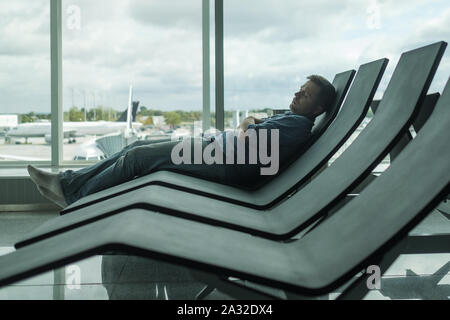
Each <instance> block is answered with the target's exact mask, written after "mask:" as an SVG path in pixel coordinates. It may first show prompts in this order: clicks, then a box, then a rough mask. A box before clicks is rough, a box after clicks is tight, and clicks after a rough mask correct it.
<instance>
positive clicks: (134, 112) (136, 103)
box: [117, 101, 140, 122]
mask: <svg viewBox="0 0 450 320" xmlns="http://www.w3.org/2000/svg"><path fill="white" fill-rule="evenodd" d="M139 104H140V102H139V101H133V110H132V118H133V122H136V116H137V111H138V109H139ZM127 118H128V109H127V110H125V111H124V112H123V113H122V114H121V115H120V118H119V119H118V120H117V122H127Z"/></svg>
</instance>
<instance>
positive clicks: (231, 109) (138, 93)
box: [0, 0, 450, 165]
mask: <svg viewBox="0 0 450 320" xmlns="http://www.w3.org/2000/svg"><path fill="white" fill-rule="evenodd" d="M59 1H61V4H62V5H61V7H62V9H61V11H62V23H61V26H59V25H58V24H57V23H55V24H54V25H55V26H57V28H55V29H53V30H54V31H55V30H56V31H62V50H63V51H62V52H63V57H62V62H63V75H62V76H63V77H62V79H63V82H62V84H63V87H62V90H63V102H62V104H63V105H62V110H61V112H62V113H63V119H64V124H63V133H64V134H63V138H64V139H63V140H64V141H63V159H64V160H66V161H68V160H69V161H70V160H98V159H101V158H102V157H104V156H107V155H108V153H111V152H113V151H115V150H116V149H117V148H120V147H122V146H123V145H124V144H126V143H129V142H131V141H133V140H135V139H149V140H154V141H163V140H165V139H166V140H167V139H169V138H171V137H172V136H175V137H183V136H185V135H188V134H195V131H194V127H195V126H198V127H200V126H201V120H202V119H201V118H202V115H203V114H202V104H203V105H209V104H208V103H204V101H203V97H202V89H204V88H206V86H205V85H204V83H203V84H202V71H203V70H202V69H203V67H204V66H203V65H202V31H203V30H202V27H203V28H204V27H205V26H208V25H209V24H208V23H205V22H204V21H202V3H206V2H205V1H202V0H191V1H185V0H167V1H160V0H111V1H107V0H96V1H89V0H33V1H30V0H15V1H10V2H7V1H3V2H2V3H1V4H0V70H1V72H0V97H1V98H0V161H2V162H3V163H4V162H5V161H26V162H30V161H43V160H44V161H49V160H50V158H51V145H52V144H53V146H54V147H55V146H57V145H58V144H56V143H55V141H52V137H51V131H50V130H51V124H50V122H49V119H50V113H51V106H50V104H51V101H50V97H51V86H50V72H51V71H50V63H51V61H50V60H51V57H50V37H51V33H50V19H51V17H50V4H51V3H53V4H59V3H60V2H59ZM215 2H216V1H214V0H210V1H209V3H210V6H211V12H214V9H215V7H214V4H215ZM223 2H224V40H223V45H224V67H225V76H224V80H225V88H224V93H223V92H221V89H220V86H218V88H217V91H216V90H215V89H216V88H215V82H214V78H215V76H214V71H215V70H220V65H218V66H217V67H218V68H217V69H215V67H216V66H215V59H214V57H215V55H216V54H218V56H220V53H221V52H215V51H214V46H213V45H211V48H210V49H211V50H210V52H209V54H210V60H211V72H210V76H211V79H212V81H211V88H212V91H211V92H210V93H211V97H210V98H211V99H210V100H211V101H214V100H215V96H214V92H216V93H217V94H218V97H219V98H220V97H221V96H223V95H224V97H225V128H233V127H234V126H236V125H237V123H238V122H239V121H240V120H242V118H243V117H245V116H246V115H248V114H252V113H253V114H254V115H256V116H259V117H264V116H265V115H270V110H271V109H286V108H287V107H288V106H289V104H290V101H291V99H292V96H293V93H294V92H296V91H297V90H298V88H299V86H300V85H301V84H302V83H303V82H304V81H305V78H306V76H308V75H310V74H321V75H324V76H325V77H327V78H329V79H332V78H333V77H334V75H335V74H336V73H338V72H341V71H344V70H348V69H354V68H355V69H356V68H358V66H359V65H360V64H362V63H365V62H369V61H372V60H374V59H378V58H381V57H387V58H389V59H390V64H389V66H388V69H387V71H386V74H385V77H384V78H383V80H382V83H381V85H380V88H379V90H378V92H377V94H376V98H377V99H381V98H382V96H383V92H384V90H385V88H386V86H387V84H388V82H389V79H390V76H391V75H392V72H393V70H394V68H395V66H396V64H397V62H398V58H399V57H400V54H401V53H402V52H404V51H406V50H409V49H414V48H417V47H420V46H422V45H426V44H430V43H433V42H435V41H440V40H444V41H445V40H448V39H449V38H450V29H449V28H448V25H449V23H450V7H449V5H448V1H445V0H431V1H426V0H414V1H409V2H404V1H393V0H385V1H381V0H364V1H360V0H343V1H320V0H319V1H317V0H314V1H313V0H305V1H297V0H283V1H275V0H261V1H258V2H257V3H256V2H255V1H244V2H242V1H238V0H226V1H223ZM55 17H57V15H55V16H54V18H55ZM212 17H213V18H212V19H211V20H212V21H214V19H217V17H215V16H214V14H212ZM202 23H203V24H202ZM59 28H61V30H60V29H59ZM57 34H58V32H53V33H52V35H53V36H54V38H53V39H58V37H57V36H55V35H57ZM213 36H214V25H213V24H211V38H212V37H213ZM221 39H222V38H221V37H219V38H217V40H218V41H219V42H220V40H221ZM212 43H214V42H212ZM219 48H220V46H219ZM449 57H450V50H447V52H446V54H445V56H444V59H443V60H442V63H441V64H440V66H439V69H438V71H437V74H436V77H435V79H434V81H433V83H432V86H431V90H430V91H432V92H436V91H441V90H442V88H443V86H444V84H445V82H446V81H447V79H448V74H449V72H450V59H449ZM205 61H206V60H205ZM52 62H53V66H55V65H57V62H58V59H57V57H56V56H53V58H52ZM207 66H209V61H208V64H207ZM54 75H55V74H54ZM219 78H220V77H219ZM205 83H206V82H205ZM130 85H131V86H133V95H132V99H131V105H133V102H137V101H139V102H140V104H139V107H140V108H139V109H138V110H137V112H136V117H133V112H130V114H131V116H130V117H128V107H129V105H130V101H129V100H130V98H129V96H130ZM52 90H53V93H54V95H53V96H54V97H57V96H58V95H57V94H56V93H57V92H56V91H57V86H54V87H53V89H52ZM208 91H209V90H208ZM55 94H56V95H55ZM208 94H209V92H208ZM219 98H218V101H219V100H221V99H219ZM205 100H206V99H205ZM54 101H55V100H54ZM54 106H56V103H55V104H54ZM214 107H215V106H214V105H213V108H214ZM217 108H219V109H220V108H221V105H220V104H218V105H217ZM126 110H127V112H125V111H126ZM132 110H133V108H131V111H132ZM211 111H212V120H213V121H212V123H213V124H214V110H211ZM219 111H222V110H219ZM53 114H55V110H53ZM219 115H221V112H220V113H219ZM130 118H132V120H133V121H132V122H133V125H132V127H133V130H132V131H131V134H130V132H129V131H127V132H126V134H123V136H120V135H119V134H120V133H122V132H124V131H125V128H126V126H127V125H126V120H128V119H130ZM219 118H221V116H220V117H219ZM119 119H121V120H125V121H121V122H117V121H118V120H119ZM367 120H370V118H369V119H367ZM218 127H221V124H219V125H218ZM124 137H125V138H126V139H125V138H124ZM106 146H109V147H106ZM57 150H59V149H58V148H55V149H54V150H53V151H57ZM54 154H57V153H56V152H55V153H54ZM56 158H57V156H55V159H54V161H53V164H55V165H56V164H58V162H59V159H56Z"/></svg>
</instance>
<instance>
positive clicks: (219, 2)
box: [215, 0, 225, 131]
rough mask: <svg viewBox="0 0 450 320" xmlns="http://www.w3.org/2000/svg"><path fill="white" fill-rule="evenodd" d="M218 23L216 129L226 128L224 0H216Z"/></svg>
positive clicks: (216, 22) (216, 18)
mask: <svg viewBox="0 0 450 320" xmlns="http://www.w3.org/2000/svg"><path fill="white" fill-rule="evenodd" d="M215 25H216V36H215V38H216V39H215V40H216V129H218V130H221V131H223V130H225V101H224V58H223V57H224V54H223V48H224V45H223V0H216V2H215Z"/></svg>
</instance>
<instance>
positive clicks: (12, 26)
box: [0, 0, 51, 162]
mask: <svg viewBox="0 0 450 320" xmlns="http://www.w3.org/2000/svg"><path fill="white" fill-rule="evenodd" d="M50 111H51V106H50V1H48V0H36V1H29V0H17V1H2V2H0V161H27V162H29V161H41V160H43V161H48V160H50V158H51V146H50V144H49V143H48V140H49V136H50V132H51V123H50Z"/></svg>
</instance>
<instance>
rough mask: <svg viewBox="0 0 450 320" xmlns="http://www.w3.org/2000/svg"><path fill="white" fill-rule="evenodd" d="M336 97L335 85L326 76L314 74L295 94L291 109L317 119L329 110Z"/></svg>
mask: <svg viewBox="0 0 450 320" xmlns="http://www.w3.org/2000/svg"><path fill="white" fill-rule="evenodd" d="M335 99H336V89H335V88H334V86H333V85H332V84H331V83H330V82H329V81H328V80H327V79H325V78H324V77H321V76H317V75H313V76H309V77H308V82H306V83H305V84H304V85H303V86H302V87H301V88H300V91H299V92H297V93H296V94H295V97H294V99H293V100H292V103H291V106H290V109H291V111H292V112H293V113H295V114H298V115H301V116H305V117H308V118H312V119H315V118H316V117H318V116H320V115H321V114H322V113H324V112H328V111H329V110H330V109H331V107H332V106H333V103H334V100H335Z"/></svg>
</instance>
